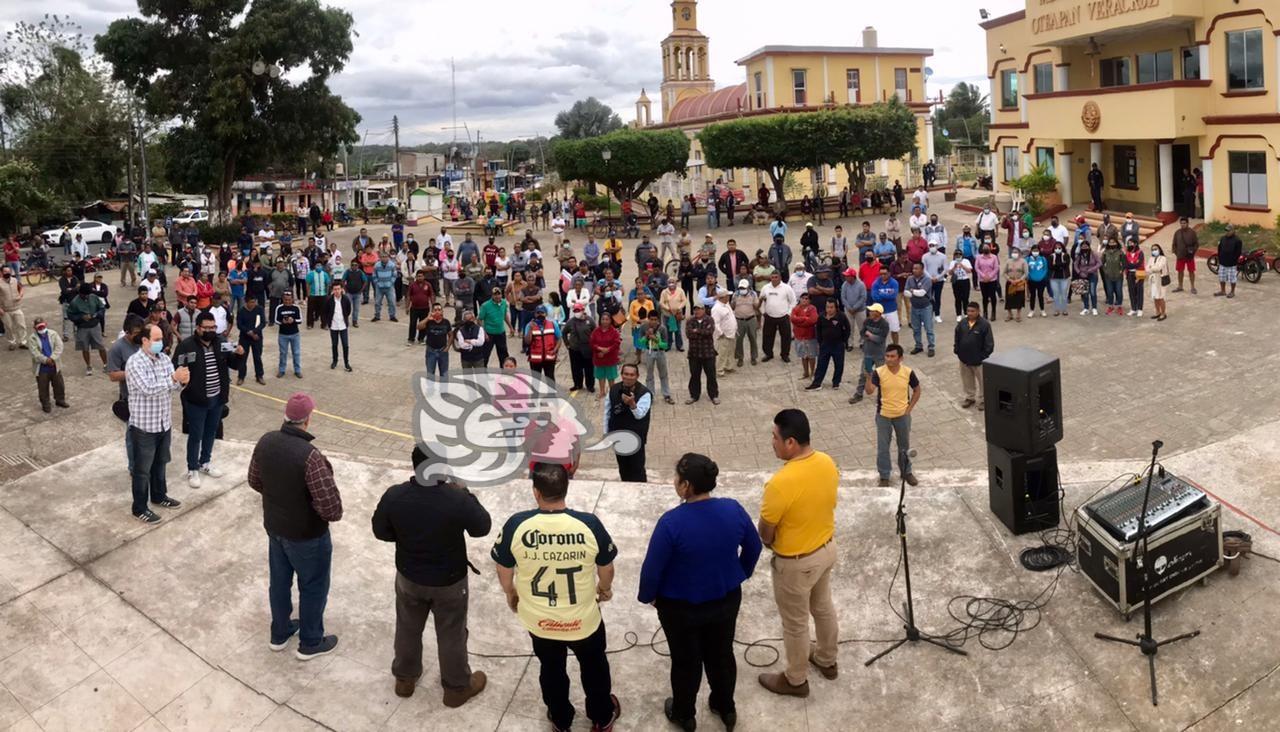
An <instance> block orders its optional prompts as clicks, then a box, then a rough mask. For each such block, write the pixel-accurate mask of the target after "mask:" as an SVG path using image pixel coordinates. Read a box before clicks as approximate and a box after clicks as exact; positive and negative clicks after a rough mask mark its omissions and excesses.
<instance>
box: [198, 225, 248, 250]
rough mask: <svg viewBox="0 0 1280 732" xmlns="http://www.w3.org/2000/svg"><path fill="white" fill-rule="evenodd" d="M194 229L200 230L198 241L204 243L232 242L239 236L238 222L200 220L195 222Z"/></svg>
mask: <svg viewBox="0 0 1280 732" xmlns="http://www.w3.org/2000/svg"><path fill="white" fill-rule="evenodd" d="M196 230H197V231H199V232H200V241H202V242H204V243H205V244H209V245H211V244H234V243H235V240H236V237H238V236H240V224H239V223H234V224H221V225H218V224H210V223H208V222H201V223H198V224H196Z"/></svg>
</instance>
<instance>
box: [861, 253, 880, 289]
mask: <svg viewBox="0 0 1280 732" xmlns="http://www.w3.org/2000/svg"><path fill="white" fill-rule="evenodd" d="M858 279H860V280H862V284H864V285H866V286H867V292H870V291H871V285H873V284H875V281H876V280H878V279H880V260H878V259H872V260H871V261H870V262H863V263H862V264H860V265H858Z"/></svg>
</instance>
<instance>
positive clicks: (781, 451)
mask: <svg viewBox="0 0 1280 732" xmlns="http://www.w3.org/2000/svg"><path fill="white" fill-rule="evenodd" d="M773 453H774V454H775V455H777V456H778V457H779V458H780V459H782V460H785V461H786V464H785V465H783V466H782V469H780V470H779V471H778V472H777V473H775V474H774V476H773V477H772V478H771V479H770V480H769V482H768V483H766V484H765V486H764V500H763V501H762V502H761V505H760V523H759V530H760V539H761V541H763V542H764V545H765V546H767V547H769V548H770V549H772V550H773V561H772V568H773V597H774V601H775V602H777V604H778V614H779V615H780V616H781V617H782V637H783V645H784V646H785V649H786V661H787V668H786V670H785V671H783V672H782V673H774V674H760V685H761V686H763V687H764V688H766V689H768V690H769V691H772V692H773V693H775V694H784V695H788V696H809V680H808V678H809V664H811V663H812V664H813V665H814V666H816V667H817V668H818V670H819V671H820V672H821V673H822V675H823V677H825V678H827V679H835V678H836V677H837V676H838V675H839V668H838V667H837V665H836V638H837V636H838V635H839V627H838V625H837V621H836V607H835V604H834V603H832V601H831V569H832V568H833V567H834V566H835V564H836V548H835V543H834V540H833V537H834V535H835V528H836V488H837V485H838V483H839V481H840V471H839V470H838V469H837V468H836V464H835V461H834V460H832V459H831V456H829V455H827V454H826V453H823V452H818V451H817V450H814V449H813V448H812V447H810V445H809V418H808V417H807V416H805V413H804V412H802V411H800V410H799V409H784V410H782V411H781V412H778V414H777V416H775V417H774V418H773ZM810 615H812V616H813V624H814V628H815V629H816V631H817V641H818V644H817V648H816V649H815V650H814V651H813V653H812V654H811V653H810V652H809V642H810V641H809V616H810Z"/></svg>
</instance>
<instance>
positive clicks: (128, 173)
mask: <svg viewBox="0 0 1280 732" xmlns="http://www.w3.org/2000/svg"><path fill="white" fill-rule="evenodd" d="M134 131H135V130H134V127H133V120H129V164H128V165H127V166H126V168H125V170H126V181H127V183H126V185H127V186H128V189H129V207H128V210H129V213H128V214H127V215H128V217H129V219H128V220H129V231H128V232H127V233H128V235H129V236H133V223H134V221H136V219H135V218H134V217H133V133H134Z"/></svg>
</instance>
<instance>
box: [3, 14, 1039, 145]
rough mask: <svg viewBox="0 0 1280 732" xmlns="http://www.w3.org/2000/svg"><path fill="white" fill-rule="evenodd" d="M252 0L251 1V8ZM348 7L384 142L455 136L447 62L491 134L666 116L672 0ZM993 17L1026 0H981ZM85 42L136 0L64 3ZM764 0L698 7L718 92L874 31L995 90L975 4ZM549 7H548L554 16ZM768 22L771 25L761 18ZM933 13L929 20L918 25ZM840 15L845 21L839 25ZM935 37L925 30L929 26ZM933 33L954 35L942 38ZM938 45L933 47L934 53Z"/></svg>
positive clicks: (344, 83)
mask: <svg viewBox="0 0 1280 732" xmlns="http://www.w3.org/2000/svg"><path fill="white" fill-rule="evenodd" d="M246 1H247V2H252V0H246ZM321 2H322V3H324V4H326V5H329V6H332V7H337V8H341V9H343V10H346V11H347V12H349V13H351V15H352V17H353V18H354V20H355V31H356V33H357V34H358V35H357V37H356V38H354V39H353V44H354V51H353V53H352V55H351V58H350V60H349V61H348V63H347V66H346V68H345V69H344V70H343V71H342V72H341V73H339V74H337V75H335V76H334V77H333V78H332V79H331V80H330V86H331V88H332V89H333V90H334V92H335V93H337V94H340V95H341V96H342V98H343V99H344V101H346V103H347V104H350V105H351V106H352V107H354V108H355V109H356V111H358V112H360V114H361V116H362V117H363V122H362V123H361V126H360V131H361V134H362V135H363V134H364V131H365V129H366V128H368V129H369V130H370V132H369V139H370V140H371V141H372V140H373V139H375V137H376V136H379V135H383V136H385V134H386V131H387V130H389V129H390V124H391V117H392V116H393V115H396V116H399V118H400V122H401V130H402V134H401V143H402V144H414V143H416V142H423V141H428V140H448V139H451V138H452V136H453V134H454V133H453V132H452V131H446V130H441V129H440V128H441V127H444V126H448V125H451V124H452V119H453V110H452V106H451V96H452V91H451V86H450V69H449V59H450V58H453V59H454V61H455V64H456V78H457V99H458V120H459V123H462V122H465V123H466V124H467V125H468V127H469V128H471V129H473V130H474V129H481V130H483V131H484V132H483V134H484V137H485V139H506V138H509V137H512V136H523V135H527V134H532V133H534V132H541V133H544V134H547V133H552V132H554V129H555V128H554V125H553V120H554V119H555V115H556V113H557V112H559V111H560V110H562V109H566V108H568V107H569V106H570V105H571V104H572V103H573V102H574V101H575V100H577V99H583V98H586V97H588V96H594V97H596V98H597V99H600V100H601V101H602V102H604V103H606V104H608V105H610V106H612V107H613V108H614V110H615V111H617V112H618V113H619V114H620V115H621V116H622V118H623V119H624V120H629V119H630V118H631V117H632V114H633V112H632V104H633V102H634V101H635V98H636V97H637V96H638V95H639V93H640V89H641V87H644V88H646V89H647V90H648V92H649V96H650V98H651V99H653V100H654V101H655V109H654V112H655V114H656V113H658V112H659V110H658V109H657V108H656V107H658V106H659V104H658V99H659V97H658V95H657V93H656V92H657V90H658V87H659V85H660V84H661V81H662V70H661V58H660V55H659V50H658V49H659V44H660V43H661V41H662V39H663V37H665V36H666V34H667V33H668V32H670V30H671V26H670V24H671V14H670V12H669V11H668V9H667V3H666V2H665V0H664V2H656V1H655V0H622V1H621V2H615V3H597V4H577V5H574V6H573V7H572V8H570V7H568V6H565V7H559V6H555V5H552V6H548V5H546V4H545V3H531V2H527V1H526V0H490V2H489V3H487V4H485V5H484V6H478V5H476V4H474V3H466V2H463V3H431V4H429V5H428V6H427V7H428V8H429V12H417V11H412V12H405V13H401V12H388V7H389V6H387V4H386V3H385V0H321ZM984 2H985V3H986V7H987V9H988V10H990V11H991V13H992V15H993V16H996V15H1002V14H1004V13H1007V12H1012V11H1014V10H1017V9H1019V8H1021V7H1022V6H1023V4H1024V3H1023V0H984ZM56 4H57V7H58V11H59V13H60V14H65V15H68V16H70V17H72V18H73V19H74V20H75V21H76V22H78V23H80V24H81V25H82V26H83V27H84V30H85V34H86V37H87V40H88V41H89V42H92V36H93V35H94V34H96V33H101V32H103V31H104V30H105V29H106V27H107V25H108V24H109V23H110V22H111V21H112V20H114V19H116V18H120V17H124V16H127V15H134V16H137V15H139V13H138V9H137V4H136V0H57V3H56ZM773 7H774V6H773V5H772V4H770V3H769V2H768V0H700V2H699V3H698V19H699V25H700V27H701V30H702V31H703V32H704V33H705V34H706V35H707V36H708V37H709V38H710V48H709V50H710V71H711V74H712V77H713V78H714V79H715V80H716V82H717V86H729V85H732V84H737V83H741V82H742V81H743V77H744V72H743V70H742V68H741V67H739V66H737V65H735V64H734V63H733V60H734V59H736V58H740V57H742V56H744V55H746V54H747V53H749V52H750V51H752V50H754V49H756V48H758V47H760V46H764V45H769V44H821V45H842V44H857V43H860V42H861V37H860V36H859V34H858V33H857V32H856V30H854V31H852V32H851V30H850V29H851V28H854V29H856V28H860V27H861V26H864V25H872V26H875V27H876V28H877V29H878V31H879V39H880V43H881V44H882V45H884V46H913V47H914V46H925V47H928V46H931V45H933V47H934V49H935V54H934V56H933V57H932V58H930V59H928V60H927V61H926V63H927V64H928V65H929V66H930V67H931V68H933V70H934V71H935V72H936V73H935V75H934V76H933V77H932V78H931V79H930V80H929V92H930V95H931V96H932V97H936V96H937V94H938V92H939V91H941V92H943V93H944V94H945V93H946V92H947V91H948V90H949V88H950V87H951V86H953V85H954V84H955V83H958V82H959V81H962V80H963V81H971V82H972V83H977V84H978V86H979V88H982V89H985V79H986V76H985V74H986V69H985V68H984V67H985V58H984V53H983V50H982V49H983V48H984V46H983V34H982V30H981V29H980V28H979V27H978V25H977V24H978V22H979V19H978V17H977V15H978V14H977V10H976V8H975V7H974V6H972V5H969V4H966V3H956V2H954V0H918V1H917V3H916V5H914V6H913V10H914V11H918V12H913V13H911V14H906V15H904V14H902V12H901V9H900V8H899V7H897V6H895V5H893V4H887V5H886V4H883V3H881V4H858V8H857V10H858V15H857V22H856V23H849V22H834V23H829V24H826V25H822V24H818V25H815V24H814V23H813V19H814V17H815V16H813V14H812V13H803V12H801V13H782V14H779V13H776V12H773ZM548 9H551V11H552V12H548ZM43 11H44V6H40V5H38V4H36V3H30V2H19V1H18V0H7V1H6V0H0V29H4V28H7V27H10V26H11V25H12V23H13V22H14V21H16V20H19V19H25V20H38V19H39V17H40V16H41V15H42V14H43ZM762 17H767V18H768V20H767V22H760V18H762ZM920 17H928V18H929V19H930V22H929V24H927V25H926V26H922V25H920V23H919V22H918V18H920ZM841 20H844V18H841ZM926 28H927V29H930V30H925V29H926ZM937 29H945V30H944V31H942V32H938V31H937ZM935 44H936V45H935Z"/></svg>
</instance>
